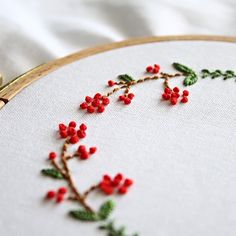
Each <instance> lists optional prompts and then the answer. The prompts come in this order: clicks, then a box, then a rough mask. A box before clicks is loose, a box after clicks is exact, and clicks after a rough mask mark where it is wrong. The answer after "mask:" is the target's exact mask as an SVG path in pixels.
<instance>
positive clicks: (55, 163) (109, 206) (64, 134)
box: [41, 62, 236, 236]
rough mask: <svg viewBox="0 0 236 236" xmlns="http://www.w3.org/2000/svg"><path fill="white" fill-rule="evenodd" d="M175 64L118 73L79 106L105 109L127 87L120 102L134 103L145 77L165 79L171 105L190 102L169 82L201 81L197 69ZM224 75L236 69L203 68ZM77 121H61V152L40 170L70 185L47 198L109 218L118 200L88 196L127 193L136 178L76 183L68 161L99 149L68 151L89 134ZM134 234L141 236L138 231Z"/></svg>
mask: <svg viewBox="0 0 236 236" xmlns="http://www.w3.org/2000/svg"><path fill="white" fill-rule="evenodd" d="M172 65H173V67H174V68H175V69H176V70H177V71H178V73H175V74H168V73H164V72H160V69H161V67H160V66H159V65H158V64H154V65H153V66H147V67H146V73H149V74H152V75H148V76H145V77H144V78H140V79H137V80H135V79H134V78H133V77H132V76H130V75H128V74H121V75H119V76H118V80H119V81H118V82H116V81H113V80H109V81H108V82H107V85H108V87H114V86H116V87H115V88H113V90H112V91H110V92H108V93H107V94H105V95H102V94H100V93H96V94H95V95H94V96H92V97H90V96H86V97H85V101H84V102H82V103H81V104H80V109H82V110H85V111H87V112H88V113H95V112H97V113H103V112H104V111H105V109H106V107H107V106H108V105H109V104H110V99H109V97H110V96H111V95H113V94H115V93H116V92H118V91H120V90H124V93H123V95H120V96H119V97H118V100H119V101H120V102H123V104H124V105H129V104H131V102H132V100H133V99H134V97H135V95H134V94H133V93H131V92H130V90H131V88H132V86H134V85H137V84H142V83H144V82H146V81H156V80H163V87H164V91H163V94H162V95H161V98H162V100H163V101H170V104H171V105H176V104H177V103H178V101H179V99H180V103H187V102H188V100H189V91H188V90H186V89H185V90H183V91H182V92H181V91H180V89H179V88H178V87H174V88H173V89H172V88H171V87H170V86H169V81H170V80H171V79H173V78H176V77H184V79H183V85H184V86H191V85H193V84H195V83H196V82H197V81H198V73H196V72H195V71H194V70H193V69H191V68H189V67H187V66H185V65H183V64H180V63H176V62H175V63H173V64H172ZM208 77H210V78H212V79H215V78H223V79H224V80H228V79H232V78H236V72H234V71H232V70H226V71H225V72H223V71H221V70H218V69H217V70H212V71H210V70H208V69H203V70H201V78H202V79H204V78H208ZM76 127H77V124H76V122H75V121H71V122H70V123H69V125H68V126H66V125H65V124H59V130H58V132H59V136H60V137H61V139H65V141H64V144H63V146H62V150H61V153H60V155H59V157H58V155H57V154H56V153H55V152H50V153H49V156H48V160H49V162H50V165H51V166H50V168H46V169H42V171H41V173H42V174H43V175H44V176H47V177H51V178H54V179H58V180H64V181H65V182H66V183H67V187H64V186H62V187H60V188H59V189H57V190H49V191H48V192H47V193H46V196H45V198H46V199H47V200H50V201H52V200H55V202H56V203H61V202H63V201H65V200H68V201H72V202H74V203H78V204H79V205H80V207H81V208H80V209H76V210H71V211H70V212H69V215H70V216H71V217H72V218H74V219H77V220H80V221H91V222H93V221H104V220H107V219H109V217H110V215H111V214H112V212H113V210H114V208H115V203H114V202H113V201H112V200H106V201H105V202H103V203H102V204H101V206H100V208H99V209H98V210H94V209H93V208H92V207H91V206H90V205H89V204H88V203H87V198H88V196H89V195H90V194H91V193H92V192H95V191H98V192H100V193H102V194H105V195H107V196H110V195H114V194H120V195H124V194H126V193H127V192H128V191H129V188H130V187H131V186H132V185H133V183H134V181H133V180H132V179H130V178H125V177H124V175H123V174H121V173H118V174H116V175H115V176H114V177H113V178H112V177H111V176H110V175H108V174H105V175H103V177H102V180H101V181H99V182H98V183H96V184H94V185H91V186H90V187H89V188H88V189H87V190H86V191H85V192H84V193H81V192H80V191H79V190H78V188H77V187H76V185H75V183H74V181H73V178H72V174H71V171H70V168H69V165H68V161H69V160H71V159H74V158H77V159H78V160H79V161H85V160H88V159H89V158H91V156H93V155H94V154H95V153H96V152H97V147H95V146H92V147H89V148H87V147H86V146H85V145H79V146H78V148H77V150H76V151H75V152H74V153H72V154H69V153H68V147H69V146H70V145H73V144H77V143H78V142H79V141H81V140H82V139H84V138H85V137H86V136H87V133H86V132H87V126H86V125H85V124H81V125H80V126H79V129H76ZM58 159H59V160H58ZM99 229H100V230H102V231H104V232H106V233H107V235H108V236H128V235H127V233H126V230H125V227H120V228H116V227H115V226H114V222H113V221H108V222H107V223H105V224H103V225H101V226H100V227H99ZM132 236H138V234H137V233H135V234H132Z"/></svg>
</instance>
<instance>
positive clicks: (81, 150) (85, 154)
mask: <svg viewBox="0 0 236 236" xmlns="http://www.w3.org/2000/svg"><path fill="white" fill-rule="evenodd" d="M96 151H97V148H96V147H90V148H89V151H87V149H86V146H85V145H80V146H79V147H78V149H77V152H78V156H79V158H80V159H81V160H87V159H88V158H89V157H90V156H91V155H93V154H94V153H95V152H96Z"/></svg>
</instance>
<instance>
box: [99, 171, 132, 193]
mask: <svg viewBox="0 0 236 236" xmlns="http://www.w3.org/2000/svg"><path fill="white" fill-rule="evenodd" d="M131 185H133V180H132V179H128V178H125V179H124V177H123V175H122V174H120V173H118V174H117V175H116V176H115V177H114V178H113V179H112V178H111V177H110V176H109V175H104V176H103V180H102V181H101V183H100V184H99V187H100V189H101V190H102V192H103V193H105V194H106V195H112V194H113V193H114V192H115V190H117V193H119V194H126V193H127V192H128V188H129V187H130V186H131Z"/></svg>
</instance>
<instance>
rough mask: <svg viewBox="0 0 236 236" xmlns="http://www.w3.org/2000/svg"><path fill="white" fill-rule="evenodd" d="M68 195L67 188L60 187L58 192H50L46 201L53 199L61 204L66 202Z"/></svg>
mask: <svg viewBox="0 0 236 236" xmlns="http://www.w3.org/2000/svg"><path fill="white" fill-rule="evenodd" d="M66 193H67V188H66V187H60V188H59V189H58V190H57V191H54V190H50V191H48V192H47V194H46V199H49V200H51V199H53V198H56V202H57V203H60V202H62V201H63V200H64V196H65V194H66Z"/></svg>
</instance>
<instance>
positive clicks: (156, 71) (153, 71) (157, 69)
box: [146, 64, 161, 74]
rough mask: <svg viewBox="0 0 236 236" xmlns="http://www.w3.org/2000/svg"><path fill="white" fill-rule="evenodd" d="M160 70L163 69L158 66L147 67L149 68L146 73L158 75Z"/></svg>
mask: <svg viewBox="0 0 236 236" xmlns="http://www.w3.org/2000/svg"><path fill="white" fill-rule="evenodd" d="M160 68H161V67H160V66H159V65H158V64H154V65H153V66H147V67H146V71H147V72H148V73H153V74H157V73H159V71H160Z"/></svg>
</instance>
